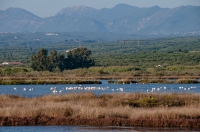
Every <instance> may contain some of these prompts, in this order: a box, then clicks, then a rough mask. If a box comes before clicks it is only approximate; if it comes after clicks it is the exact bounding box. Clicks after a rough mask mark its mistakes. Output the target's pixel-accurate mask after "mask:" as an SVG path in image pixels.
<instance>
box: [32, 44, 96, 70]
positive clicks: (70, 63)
mask: <svg viewBox="0 0 200 132" xmlns="http://www.w3.org/2000/svg"><path fill="white" fill-rule="evenodd" d="M91 54H92V52H91V50H89V49H87V48H75V49H73V50H68V51H67V55H66V57H65V55H62V54H59V53H58V52H57V51H56V50H52V51H51V52H50V53H49V54H48V50H47V49H44V48H41V49H39V51H38V52H37V53H36V54H34V55H32V56H31V68H32V69H33V70H35V71H50V72H53V71H63V70H67V69H76V68H89V67H90V66H94V65H95V62H94V60H93V59H92V58H91V57H90V56H91Z"/></svg>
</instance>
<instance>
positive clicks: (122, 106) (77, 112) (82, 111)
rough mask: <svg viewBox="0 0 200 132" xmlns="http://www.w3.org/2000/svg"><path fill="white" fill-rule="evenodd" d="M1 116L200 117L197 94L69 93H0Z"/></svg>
mask: <svg viewBox="0 0 200 132" xmlns="http://www.w3.org/2000/svg"><path fill="white" fill-rule="evenodd" d="M0 108H1V109H0V116H1V117H37V116H43V115H45V116H49V117H72V118H80V119H84V118H124V119H151V120H154V119H199V118H200V111H199V109H200V94H174V93H169V94H152V93H147V94H143V93H122V94H103V95H100V96H96V95H95V94H93V93H70V94H64V95H47V96H42V97H36V98H22V97H19V96H11V95H1V96H0Z"/></svg>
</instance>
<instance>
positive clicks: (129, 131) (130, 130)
mask: <svg viewBox="0 0 200 132" xmlns="http://www.w3.org/2000/svg"><path fill="white" fill-rule="evenodd" d="M105 131H106V132H160V131H162V132H169V131H170V132H188V131H189V132H195V131H199V130H197V129H188V128H147V127H144V128H142V127H111V126H108V127H92V126H18V127H13V126H12V127H0V132H105Z"/></svg>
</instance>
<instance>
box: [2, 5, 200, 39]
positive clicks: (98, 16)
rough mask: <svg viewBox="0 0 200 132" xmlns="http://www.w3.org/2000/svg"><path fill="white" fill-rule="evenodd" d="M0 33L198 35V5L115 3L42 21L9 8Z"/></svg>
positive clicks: (61, 13) (69, 10)
mask: <svg viewBox="0 0 200 132" xmlns="http://www.w3.org/2000/svg"><path fill="white" fill-rule="evenodd" d="M0 32H112V33H122V34H145V35H148V34H155V35H156V34H166V35H167V34H200V6H180V7H176V8H160V7H158V6H153V7H148V8H139V7H135V6H130V5H127V4H118V5H116V6H115V7H113V8H102V9H95V8H92V7H87V6H73V7H67V8H64V9H61V10H60V11H59V12H58V13H57V14H56V15H55V16H51V17H46V18H41V17H38V16H36V15H34V14H33V13H31V12H28V11H26V10H24V9H21V8H13V7H10V8H8V9H6V10H0Z"/></svg>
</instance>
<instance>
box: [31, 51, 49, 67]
mask: <svg viewBox="0 0 200 132" xmlns="http://www.w3.org/2000/svg"><path fill="white" fill-rule="evenodd" d="M47 55H48V51H47V50H46V49H40V50H39V51H38V53H37V54H36V55H32V56H31V67H32V68H33V70H36V71H45V70H48V62H49V58H48V56H47Z"/></svg>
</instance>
